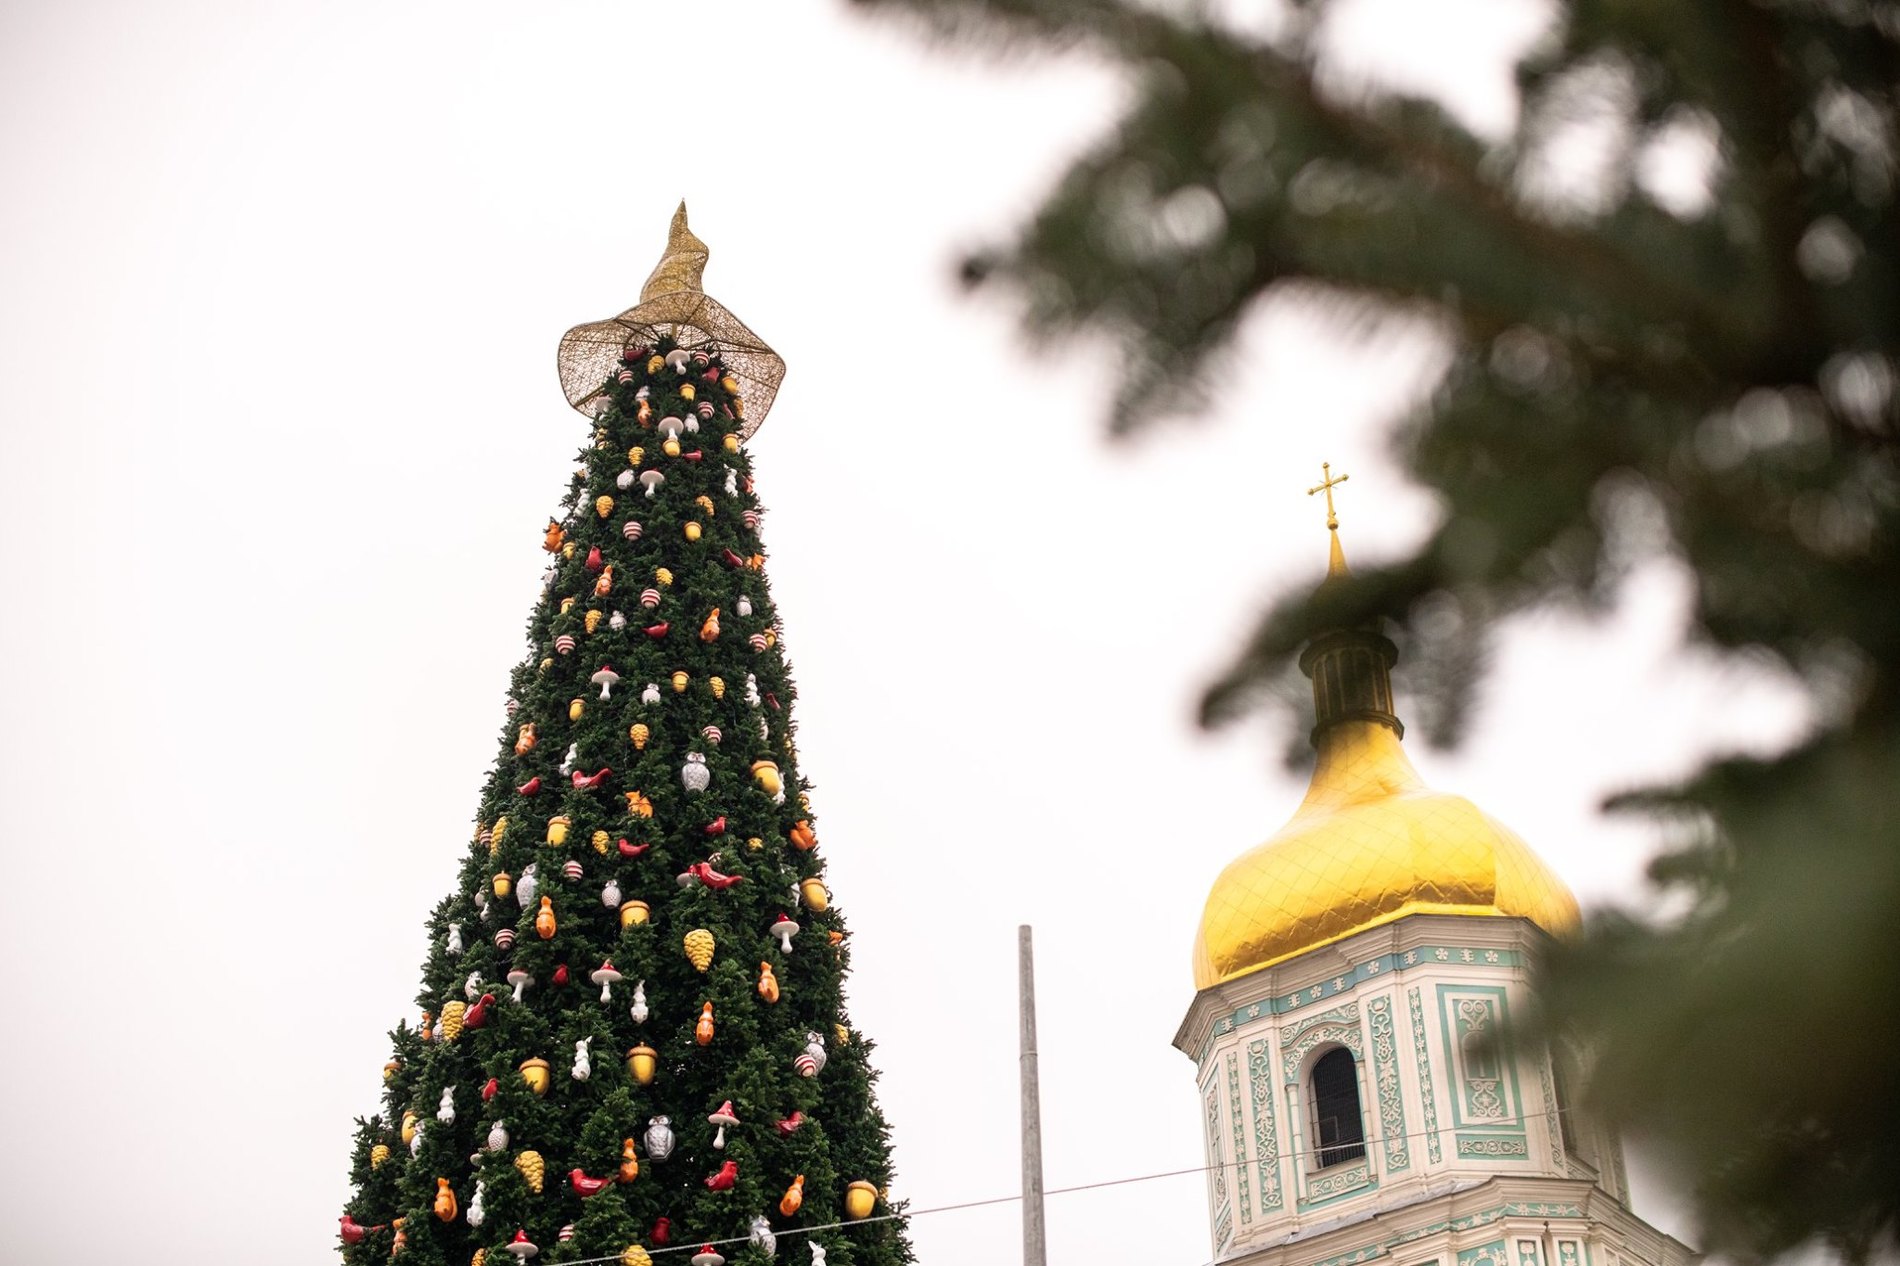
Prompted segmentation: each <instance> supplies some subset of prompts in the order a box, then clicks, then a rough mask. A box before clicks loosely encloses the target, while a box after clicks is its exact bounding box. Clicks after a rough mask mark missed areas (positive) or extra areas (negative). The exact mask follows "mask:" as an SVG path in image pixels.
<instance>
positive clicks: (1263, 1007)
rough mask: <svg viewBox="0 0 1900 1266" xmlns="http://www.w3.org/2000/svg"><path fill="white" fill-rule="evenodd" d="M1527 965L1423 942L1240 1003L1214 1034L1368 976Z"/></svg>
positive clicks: (1304, 1005) (1504, 954) (1497, 952)
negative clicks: (1304, 984)
mask: <svg viewBox="0 0 1900 1266" xmlns="http://www.w3.org/2000/svg"><path fill="white" fill-rule="evenodd" d="M1523 965H1524V955H1523V954H1522V953H1521V952H1520V951H1518V950H1512V949H1483V948H1477V947H1472V946H1466V945H1421V946H1419V947H1418V948H1417V949H1409V950H1402V951H1398V950H1395V951H1394V952H1392V953H1390V954H1380V955H1378V956H1377V957H1374V958H1369V959H1366V960H1365V961H1364V962H1362V963H1358V964H1356V965H1354V966H1353V967H1352V968H1351V969H1350V970H1349V971H1346V972H1342V973H1340V974H1339V975H1336V976H1333V977H1331V978H1329V979H1327V980H1322V981H1320V982H1319V983H1318V984H1315V985H1309V986H1307V987H1306V988H1304V989H1297V990H1293V991H1291V992H1289V993H1284V994H1280V995H1278V996H1276V997H1272V998H1262V999H1261V1000H1260V1001H1258V1002H1250V1003H1248V1004H1247V1005H1246V1006H1244V1007H1236V1008H1234V1010H1233V1011H1232V1012H1230V1013H1228V1014H1227V1015H1224V1016H1222V1017H1221V1018H1220V1019H1218V1020H1216V1021H1215V1022H1214V1026H1213V1036H1215V1037H1219V1036H1221V1035H1222V1034H1224V1033H1231V1032H1233V1031H1234V1030H1235V1029H1236V1028H1240V1027H1243V1026H1245V1025H1247V1024H1251V1023H1252V1022H1253V1021H1255V1020H1259V1019H1263V1018H1272V1017H1273V1016H1278V1015H1287V1014H1289V1013H1290V1012H1294V1011H1303V1010H1307V1009H1309V1008H1311V1007H1312V1006H1314V1005H1315V1004H1316V1003H1321V1002H1325V1001H1326V1000H1327V999H1329V998H1337V997H1338V996H1339V995H1340V994H1344V993H1351V992H1352V991H1353V990H1355V989H1357V988H1358V987H1359V986H1360V985H1362V984H1364V983H1365V982H1366V981H1368V980H1374V979H1380V978H1383V977H1385V976H1390V975H1394V974H1397V973H1403V972H1404V971H1405V970H1406V969H1407V968H1412V967H1420V966H1425V967H1479V968H1490V969H1494V970H1508V969H1514V968H1518V967H1521V966H1523Z"/></svg>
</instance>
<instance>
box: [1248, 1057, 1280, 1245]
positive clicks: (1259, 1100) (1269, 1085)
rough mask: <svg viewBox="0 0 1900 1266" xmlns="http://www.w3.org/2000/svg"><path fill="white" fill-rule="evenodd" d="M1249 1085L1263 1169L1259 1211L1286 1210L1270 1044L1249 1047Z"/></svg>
mask: <svg viewBox="0 0 1900 1266" xmlns="http://www.w3.org/2000/svg"><path fill="white" fill-rule="evenodd" d="M1247 1082H1248V1089H1249V1091H1250V1092H1251V1096H1252V1098H1253V1150H1254V1155H1255V1156H1256V1157H1257V1158H1258V1163H1259V1169H1260V1211H1261V1212H1262V1213H1272V1212H1275V1211H1276V1210H1278V1209H1281V1208H1283V1207H1285V1204H1286V1195H1285V1193H1284V1192H1283V1191H1281V1189H1280V1131H1279V1127H1278V1124H1277V1123H1276V1122H1275V1121H1274V1117H1273V1061H1272V1056H1271V1055H1270V1054H1269V1053H1268V1048H1267V1040H1266V1039H1265V1038H1261V1039H1260V1040H1259V1041H1257V1042H1250V1043H1248V1045H1247Z"/></svg>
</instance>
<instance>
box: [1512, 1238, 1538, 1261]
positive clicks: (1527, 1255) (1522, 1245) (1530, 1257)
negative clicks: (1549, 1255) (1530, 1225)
mask: <svg viewBox="0 0 1900 1266" xmlns="http://www.w3.org/2000/svg"><path fill="white" fill-rule="evenodd" d="M1517 1266H1542V1264H1541V1262H1540V1260H1539V1254H1538V1252H1537V1241H1536V1240H1519V1241H1518V1242H1517Z"/></svg>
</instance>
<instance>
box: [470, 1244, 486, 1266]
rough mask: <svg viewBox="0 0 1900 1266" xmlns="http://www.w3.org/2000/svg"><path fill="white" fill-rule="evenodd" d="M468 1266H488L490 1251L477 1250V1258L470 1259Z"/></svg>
mask: <svg viewBox="0 0 1900 1266" xmlns="http://www.w3.org/2000/svg"><path fill="white" fill-rule="evenodd" d="M468 1266H488V1250H487V1249H485V1248H478V1249H476V1250H475V1256H473V1257H471V1258H469V1259H468Z"/></svg>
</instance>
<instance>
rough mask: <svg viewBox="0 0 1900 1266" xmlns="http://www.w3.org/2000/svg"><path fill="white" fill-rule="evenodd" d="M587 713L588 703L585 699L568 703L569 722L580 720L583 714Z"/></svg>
mask: <svg viewBox="0 0 1900 1266" xmlns="http://www.w3.org/2000/svg"><path fill="white" fill-rule="evenodd" d="M585 711H587V701H586V700H585V699H569V700H568V701H567V719H568V720H570V721H578V720H580V719H581V713H583V712H585Z"/></svg>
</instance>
